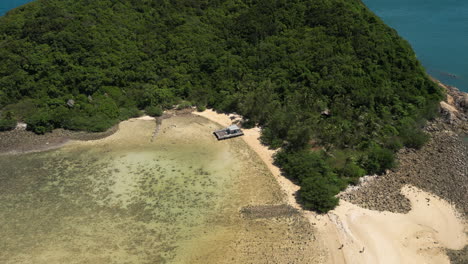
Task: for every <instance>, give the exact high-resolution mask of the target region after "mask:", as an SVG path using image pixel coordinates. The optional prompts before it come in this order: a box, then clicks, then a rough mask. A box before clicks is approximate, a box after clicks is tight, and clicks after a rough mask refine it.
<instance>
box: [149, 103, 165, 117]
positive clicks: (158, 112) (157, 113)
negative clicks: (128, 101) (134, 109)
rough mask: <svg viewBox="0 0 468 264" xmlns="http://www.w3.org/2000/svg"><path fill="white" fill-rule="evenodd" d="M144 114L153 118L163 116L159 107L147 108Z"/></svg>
mask: <svg viewBox="0 0 468 264" xmlns="http://www.w3.org/2000/svg"><path fill="white" fill-rule="evenodd" d="M145 112H146V114H147V115H149V116H153V117H156V116H162V114H163V110H162V108H161V106H159V105H158V106H148V107H146V108H145Z"/></svg>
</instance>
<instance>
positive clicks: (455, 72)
mask: <svg viewBox="0 0 468 264" xmlns="http://www.w3.org/2000/svg"><path fill="white" fill-rule="evenodd" d="M363 2H364V3H365V4H366V5H367V6H368V7H369V8H370V9H371V10H372V11H373V12H374V13H375V14H377V15H378V16H379V17H381V18H382V19H383V20H384V21H385V23H387V25H389V26H391V27H393V28H395V29H396V30H397V31H398V33H399V34H400V36H402V37H403V38H405V39H406V40H408V41H409V42H410V43H411V45H412V46H413V49H414V50H415V52H416V54H417V56H418V58H419V60H420V61H421V62H422V64H423V65H424V67H425V68H426V70H427V72H428V73H429V74H430V75H432V76H434V77H435V78H437V79H439V80H441V81H442V82H444V83H446V84H449V85H452V86H456V87H458V88H459V89H460V90H462V91H465V92H468V1H466V0H445V1H439V0H437V1H436V0H363Z"/></svg>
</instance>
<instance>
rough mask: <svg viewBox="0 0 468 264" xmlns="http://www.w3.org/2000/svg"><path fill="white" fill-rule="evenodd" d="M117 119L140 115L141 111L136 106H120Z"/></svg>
mask: <svg viewBox="0 0 468 264" xmlns="http://www.w3.org/2000/svg"><path fill="white" fill-rule="evenodd" d="M119 112H120V113H119V120H126V119H129V118H134V117H139V116H141V111H140V110H138V108H136V107H128V108H120V109H119Z"/></svg>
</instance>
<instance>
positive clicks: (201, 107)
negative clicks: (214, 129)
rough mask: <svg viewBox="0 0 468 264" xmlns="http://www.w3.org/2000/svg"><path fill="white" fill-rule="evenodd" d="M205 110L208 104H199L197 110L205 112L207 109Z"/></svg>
mask: <svg viewBox="0 0 468 264" xmlns="http://www.w3.org/2000/svg"><path fill="white" fill-rule="evenodd" d="M205 110H206V106H204V105H197V111H198V112H203V111H205Z"/></svg>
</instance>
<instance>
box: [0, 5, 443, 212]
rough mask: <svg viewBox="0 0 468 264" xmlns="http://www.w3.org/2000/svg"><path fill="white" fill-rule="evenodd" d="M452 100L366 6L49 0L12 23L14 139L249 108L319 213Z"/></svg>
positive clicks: (5, 108) (6, 85) (8, 32)
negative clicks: (145, 117) (20, 132)
mask: <svg viewBox="0 0 468 264" xmlns="http://www.w3.org/2000/svg"><path fill="white" fill-rule="evenodd" d="M441 98H442V92H441V91H440V90H439V88H438V87H437V86H436V85H435V84H434V83H432V82H431V81H430V80H429V79H428V78H427V76H426V74H425V72H424V69H423V68H422V67H421V65H420V63H419V62H418V60H417V59H416V57H415V54H414V52H413V51H412V49H411V47H410V45H409V44H408V43H407V42H406V41H404V40H403V39H401V38H400V37H399V36H398V34H397V33H396V32H395V30H393V29H391V28H389V27H388V26H386V25H385V24H384V23H383V22H382V21H381V20H380V19H379V18H378V17H376V16H375V15H374V14H373V13H371V12H370V11H369V10H368V9H367V8H366V7H365V5H364V4H363V3H362V2H361V1H360V0H225V1H223V0H212V1H209V0H174V1H169V0H99V1H94V0H93V1H91V0H81V1H76V0H37V1H35V2H32V3H30V4H28V5H26V6H23V7H20V8H17V9H15V10H13V11H11V12H9V13H8V14H7V15H6V16H4V17H2V18H0V109H2V111H1V116H0V130H6V129H9V128H11V127H12V124H13V123H14V121H15V120H24V121H25V122H27V123H28V127H29V129H31V130H33V131H34V132H36V133H46V132H48V131H50V130H52V129H53V128H66V129H72V130H88V131H103V130H105V129H107V128H109V127H111V126H112V125H114V124H116V123H117V122H118V121H119V120H123V119H126V118H129V117H132V116H137V115H139V113H140V112H139V110H144V109H146V110H147V112H148V113H151V114H154V115H158V114H161V111H162V109H165V108H170V107H172V106H173V105H176V104H180V103H181V102H182V104H183V105H194V106H197V107H199V109H204V108H205V107H210V108H214V109H216V110H218V111H223V112H237V113H240V114H242V115H244V116H245V117H246V118H247V122H245V124H244V126H253V125H256V124H258V125H260V126H262V127H263V134H262V140H263V142H264V143H265V144H268V145H270V146H271V147H272V148H278V147H282V150H281V151H280V152H279V154H278V155H277V157H276V162H277V164H278V165H279V166H280V167H281V168H282V169H283V172H284V174H285V175H286V176H287V177H290V178H291V179H293V180H295V181H297V183H298V184H300V185H301V190H300V192H299V199H300V200H301V201H302V203H303V204H304V206H305V207H306V208H308V209H314V210H317V211H319V212H326V211H328V210H330V209H331V208H333V207H334V206H335V205H336V204H337V202H338V201H337V199H336V198H334V195H335V194H337V193H338V192H339V191H340V190H342V189H343V188H345V187H346V186H347V185H348V184H350V183H355V182H356V181H357V179H358V178H359V177H361V176H363V175H364V174H373V173H382V172H384V171H385V170H386V169H388V168H392V167H394V166H395V160H394V153H395V151H396V150H398V149H399V148H401V147H403V146H406V147H414V148H418V147H420V146H421V145H422V144H423V143H424V142H425V140H426V139H427V136H426V135H425V134H424V133H422V132H421V129H420V128H421V126H422V125H423V124H424V122H425V120H426V119H428V118H431V117H432V116H433V115H434V114H435V112H436V107H437V102H438V101H439V100H440V99H441Z"/></svg>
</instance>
